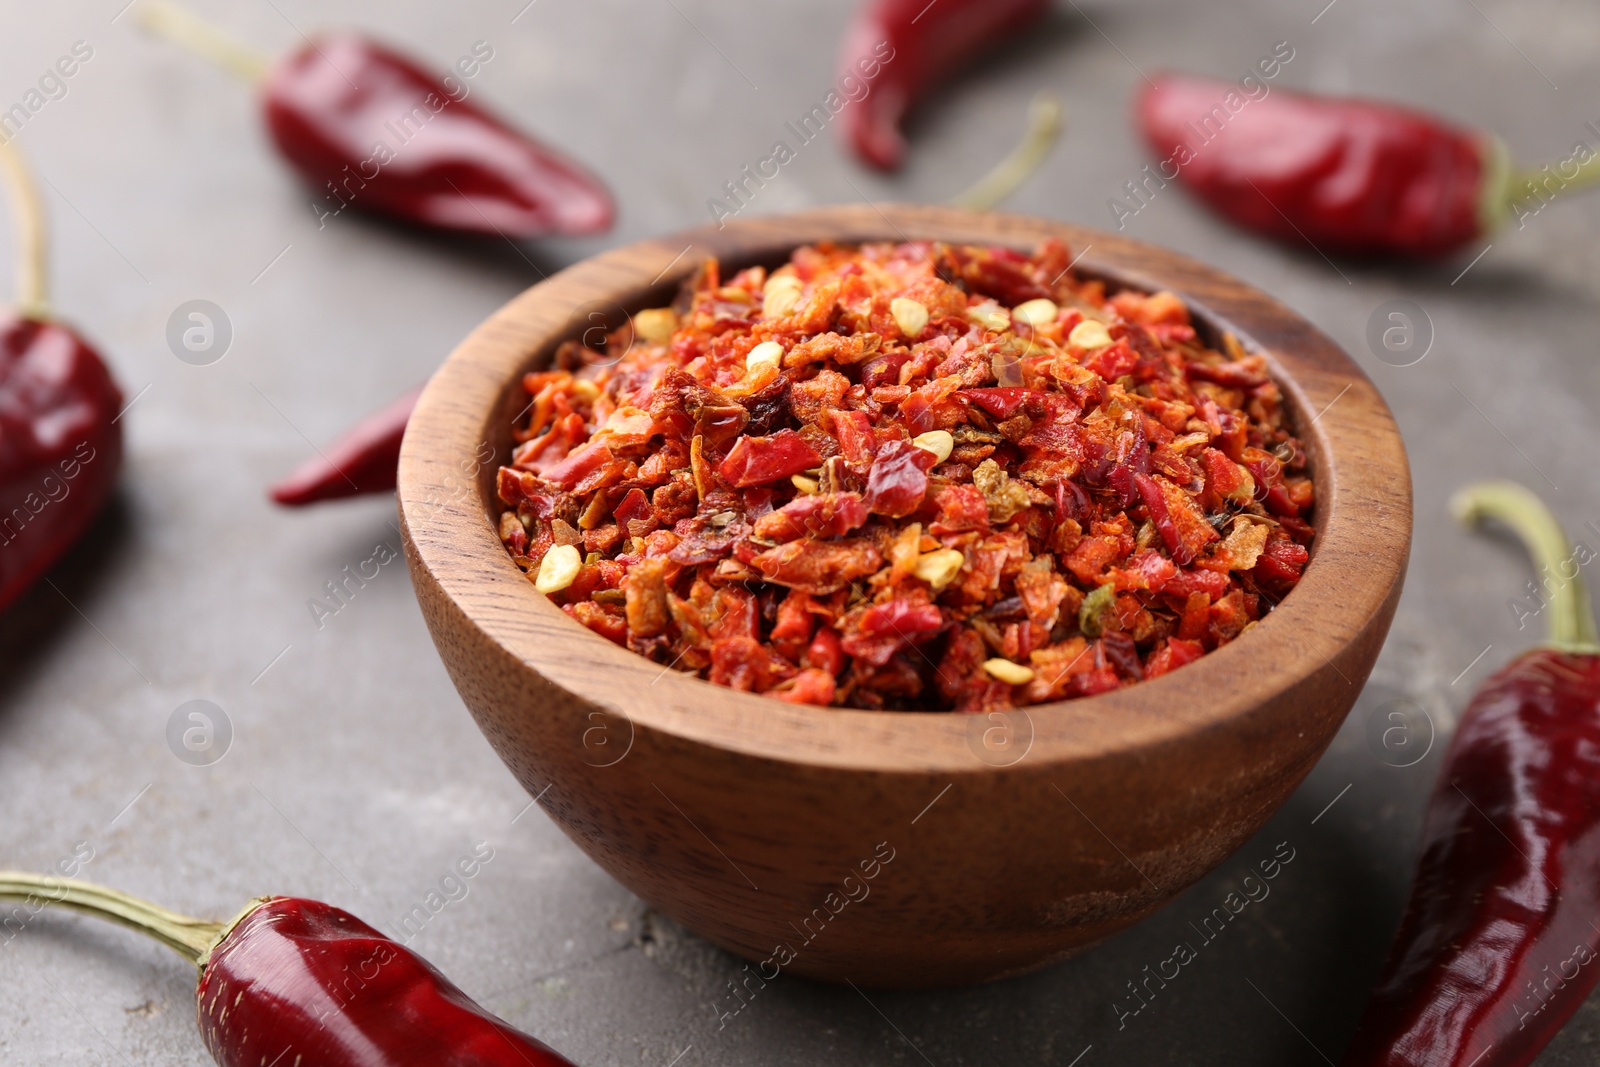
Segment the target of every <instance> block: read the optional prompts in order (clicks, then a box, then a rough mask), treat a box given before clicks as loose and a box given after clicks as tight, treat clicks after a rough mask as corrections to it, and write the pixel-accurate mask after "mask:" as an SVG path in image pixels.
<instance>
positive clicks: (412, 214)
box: [261, 31, 616, 238]
mask: <svg viewBox="0 0 1600 1067" xmlns="http://www.w3.org/2000/svg"><path fill="white" fill-rule="evenodd" d="M464 84H465V83H463V82H460V81H458V82H457V85H458V90H457V91H455V92H452V90H451V89H449V88H448V87H447V86H446V85H445V84H444V82H442V81H441V80H440V79H439V78H438V77H436V76H435V75H433V74H431V73H429V72H428V71H427V70H425V69H424V68H423V67H422V66H421V65H420V64H418V63H416V62H414V61H413V60H411V59H410V58H408V57H407V56H405V55H402V54H401V53H399V52H397V51H395V50H393V49H390V48H388V47H387V46H385V45H382V44H380V43H378V42H376V41H373V40H371V39H369V38H367V37H364V36H362V35H360V34H357V33H354V32H349V31H338V32H329V33H323V34H320V35H318V36H317V37H316V38H315V39H313V40H311V41H308V42H307V43H306V44H305V46H304V47H302V48H300V49H298V50H296V51H293V52H290V53H289V54H287V55H285V56H283V57H281V58H280V59H279V60H278V61H277V62H275V63H274V64H272V66H271V67H270V68H269V69H268V71H267V73H266V75H265V77H264V78H263V79H262V82H261V99H262V107H263V111H264V114H265V119H266V123H267V128H268V131H269V132H270V133H271V135H272V138H273V140H274V142H275V143H276V145H277V147H278V149H279V151H280V152H282V154H283V155H284V156H285V157H286V158H287V159H288V160H289V162H290V163H292V164H293V165H294V166H295V168H296V169H297V170H299V171H300V173H301V175H302V176H303V177H304V178H305V179H306V180H307V181H308V182H309V183H310V184H311V187H312V190H313V192H314V193H315V194H316V196H317V199H316V200H314V201H313V203H312V207H313V210H314V211H315V212H316V214H317V217H318V219H319V220H320V221H321V222H322V223H323V224H324V225H326V224H327V221H328V219H329V218H330V217H331V216H334V215H337V214H339V213H340V212H342V211H343V210H344V208H345V207H352V208H355V209H356V210H361V211H370V212H376V213H379V214H384V215H389V216H392V217H396V218H401V219H405V220H407V221H410V222H414V223H420V224H422V225H425V226H430V227H434V228H438V229H444V230H451V231H457V232H466V233H479V234H485V235H490V236H501V237H523V238H527V237H541V236H546V235H551V234H560V235H567V236H578V235H584V234H594V233H600V232H603V231H605V230H608V229H610V227H611V225H612V223H613V221H614V219H615V216H616V209H615V205H614V203H613V201H612V198H611V194H610V193H609V192H608V191H607V189H606V188H605V186H604V185H602V184H601V183H600V181H599V180H598V179H597V178H595V177H594V176H593V175H592V174H590V173H589V172H588V171H587V170H585V169H584V168H583V167H581V166H579V165H578V164H577V163H575V162H574V161H572V160H571V159H569V158H567V157H566V156H564V155H562V154H561V153H559V152H557V151H555V150H554V149H552V148H550V147H548V146H546V145H544V144H542V143H540V142H538V141H536V140H534V139H533V138H531V137H529V136H527V135H526V134H524V133H521V132H520V131H518V130H516V129H514V128H513V127H511V126H510V125H508V124H507V123H505V122H504V121H502V120H501V119H500V118H499V117H498V116H496V115H494V114H493V113H491V112H490V111H488V110H487V109H485V108H483V107H480V106H479V105H478V104H477V102H476V101H475V100H472V99H470V98H469V95H468V92H467V91H462V90H461V89H460V87H461V86H462V85H464Z"/></svg>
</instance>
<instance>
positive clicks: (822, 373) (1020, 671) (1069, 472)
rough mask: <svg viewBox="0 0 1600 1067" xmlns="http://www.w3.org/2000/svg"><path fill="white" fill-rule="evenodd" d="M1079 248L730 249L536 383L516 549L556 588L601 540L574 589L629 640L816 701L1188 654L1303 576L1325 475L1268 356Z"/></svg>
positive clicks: (522, 430) (1105, 680)
mask: <svg viewBox="0 0 1600 1067" xmlns="http://www.w3.org/2000/svg"><path fill="white" fill-rule="evenodd" d="M1071 262H1072V256H1071V255H1070V253H1069V252H1068V250H1067V249H1066V248H1065V247H1063V246H1062V245H1060V244H1059V243H1055V242H1047V243H1046V244H1044V245H1042V246H1041V247H1040V248H1039V249H1037V250H1036V251H1035V252H1034V253H1033V254H1032V255H1026V254H1023V253H1019V252H1015V251H1012V250H1009V249H996V248H986V247H981V246H951V245H941V244H934V243H927V242H918V243H908V244H899V245H892V244H878V245H864V246H846V245H834V244H818V245H814V246H808V247H804V248H800V249H797V250H796V251H795V252H794V254H793V256H792V257H791V262H790V265H789V266H787V267H784V268H782V269H781V270H778V271H775V272H772V274H770V275H769V274H768V273H767V272H765V271H763V270H760V269H751V270H745V271H741V272H739V273H736V274H733V275H732V276H731V277H729V278H728V279H727V280H726V281H725V282H724V281H723V280H722V271H721V270H720V268H719V266H718V265H717V264H716V263H714V262H708V263H707V264H706V265H705V266H704V267H703V269H702V270H700V271H699V272H698V273H697V275H696V276H695V278H694V279H693V280H692V281H691V282H690V283H689V284H688V285H687V286H686V288H685V290H684V292H683V293H682V295H681V296H680V297H679V299H678V300H677V301H676V302H675V304H674V306H673V309H672V310H671V312H670V313H668V312H666V311H665V309H652V310H649V311H646V312H642V313H641V314H640V316H638V317H636V318H637V320H638V321H636V323H634V324H629V325H624V326H623V327H622V328H621V329H620V330H619V331H618V333H617V334H616V335H614V336H613V337H612V338H608V339H605V342H604V343H602V344H599V345H597V346H596V347H595V348H594V349H593V350H590V349H587V348H585V347H584V346H583V344H581V343H579V342H570V343H568V344H567V345H566V346H564V347H563V348H562V349H561V350H560V352H559V353H558V358H557V360H556V363H555V366H554V367H553V368H552V369H549V370H544V371H538V372H535V373H532V374H529V375H527V376H526V377H525V379H524V381H523V388H524V389H525V391H526V392H527V394H528V396H529V398H530V400H531V403H530V405H529V407H528V409H527V415H526V421H525V422H524V423H522V424H520V425H518V426H517V427H515V428H514V436H515V439H516V440H517V441H518V442H520V443H519V444H518V446H517V448H516V450H515V452H514V453H513V456H512V461H511V463H510V465H508V466H507V467H504V468H502V469H501V470H500V472H499V477H498V481H497V488H498V492H499V496H500V500H501V502H502V504H503V505H504V507H505V511H504V514H503V516H502V517H501V519H500V532H501V539H502V540H503V541H504V542H505V544H506V547H507V549H508V551H509V552H510V554H511V556H512V558H513V560H514V561H515V562H516V564H517V565H518V566H519V567H521V568H523V569H524V570H525V571H527V572H528V574H529V577H530V578H534V577H537V575H538V574H539V571H540V568H541V564H542V561H543V559H544V557H545V555H546V554H547V553H548V552H550V551H551V549H552V548H554V547H556V546H558V545H559V546H573V548H571V549H566V548H564V549H562V551H564V552H570V551H572V550H574V549H575V550H576V551H578V552H579V553H580V557H581V558H582V559H583V563H582V566H581V567H580V568H579V569H578V572H577V574H576V576H575V577H574V578H573V580H572V582H571V583H570V584H569V585H567V586H565V587H564V588H562V589H560V590H557V591H554V592H552V593H551V594H550V596H551V598H552V599H553V600H555V601H556V602H557V603H558V604H560V605H561V606H562V607H563V608H564V609H565V610H566V611H567V612H568V614H570V615H572V617H573V618H575V619H576V620H577V621H579V622H581V623H583V624H584V625H585V626H588V627H589V628H591V629H593V630H595V631H596V632H597V633H599V634H601V635H602V636H604V637H606V638H608V639H610V640H612V641H615V642H617V643H618V644H620V645H622V646H623V647H626V648H630V649H632V650H634V651H635V652H639V653H641V654H643V655H647V656H650V657H651V658H653V659H655V660H657V661H658V662H661V663H662V664H673V665H675V666H676V667H677V668H678V669H680V670H687V671H691V672H694V673H697V674H699V675H701V676H702V677H706V678H709V679H710V680H711V681H713V682H716V683H718V684H721V685H727V686H731V687H733V688H738V689H744V690H747V691H750V692H754V693H764V694H767V695H769V696H772V697H775V698H777V699H781V700H786V701H790V702H793V703H802V704H813V705H822V706H828V705H848V706H853V707H860V708H875V709H889V710H894V709H907V710H916V709H940V708H944V709H951V710H957V711H967V712H978V711H991V710H997V709H1004V708H1009V707H1015V706H1018V705H1024V704H1035V703H1040V702H1044V701H1052V700H1065V699H1075V698H1079V697H1084V696H1090V695H1093V694H1095V693H1100V692H1105V691H1108V690H1111V689H1116V688H1119V687H1121V686H1123V685H1128V684H1133V683H1135V682H1137V681H1139V680H1141V679H1149V678H1156V677H1159V676H1161V675H1163V674H1166V673H1169V672H1171V671H1173V670H1176V669H1178V668H1181V667H1182V666H1184V665H1185V664H1187V663H1191V662H1193V661H1194V660H1196V659H1198V658H1199V657H1200V656H1202V655H1204V654H1205V653H1206V652H1208V651H1211V650H1213V649H1215V648H1216V647H1218V646H1219V645H1221V644H1225V643H1227V642H1229V641H1233V640H1236V639H1238V638H1239V636H1240V635H1241V634H1243V633H1244V632H1245V631H1246V630H1247V629H1248V628H1249V627H1250V626H1251V625H1252V624H1253V623H1254V622H1256V621H1257V620H1258V619H1260V617H1261V614H1262V612H1263V611H1265V610H1268V609H1269V608H1270V607H1271V606H1272V605H1273V604H1274V603H1276V602H1277V601H1278V600H1280V599H1281V598H1282V597H1283V596H1284V595H1285V594H1287V593H1288V592H1289V591H1290V590H1291V589H1292V588H1293V587H1294V585H1295V583H1296V582H1298V581H1299V578H1300V575H1301V574H1302V573H1303V571H1304V569H1305V566H1306V565H1307V562H1308V561H1309V557H1310V553H1309V547H1310V544H1311V541H1312V538H1313V528H1312V526H1311V523H1310V521H1309V519H1310V516H1311V510H1312V507H1313V504H1314V501H1315V487H1314V485H1313V484H1312V481H1311V478H1310V475H1309V467H1308V463H1307V459H1306V456H1305V452H1304V449H1303V448H1302V447H1301V445H1300V443H1299V441H1298V440H1297V439H1296V438H1295V437H1294V436H1293V434H1292V431H1291V429H1290V427H1289V426H1288V425H1287V422H1286V418H1285V415H1284V401H1283V395H1282V393H1281V391H1280V390H1279V389H1278V387H1277V386H1276V385H1275V384H1274V383H1273V382H1272V380H1271V378H1270V377H1269V375H1268V373H1267V366H1266V361H1265V359H1264V357H1263V356H1262V355H1260V354H1259V353H1252V352H1248V351H1246V350H1245V349H1244V348H1243V346H1241V345H1240V344H1239V343H1238V342H1237V341H1236V340H1235V339H1233V338H1231V337H1224V338H1222V339H1221V344H1220V345H1219V346H1218V349H1213V348H1210V347H1208V346H1207V344H1206V341H1205V339H1204V337H1203V332H1202V331H1197V330H1196V328H1195V326H1194V324H1193V323H1192V322H1191V320H1190V316H1189V310H1188V308H1187V306H1186V305H1185V304H1184V303H1183V301H1182V300H1181V299H1180V298H1179V297H1177V296H1176V295H1174V294H1172V293H1138V292H1133V291H1124V292H1118V293H1114V294H1110V295H1108V294H1107V293H1106V292H1105V286H1104V284H1103V283H1100V282H1096V281H1084V280H1080V279H1079V278H1077V277H1076V276H1075V275H1074V274H1073V273H1072V272H1071V271H1070V270H1069V269H1067V265H1068V264H1070V263H1071ZM895 309H898V311H896V310H895ZM918 309H920V310H918ZM1051 309H1054V311H1053V313H1052V312H1051ZM924 313H925V317H924ZM645 320H648V321H645ZM641 323H642V325H641ZM646 326H647V327H648V328H644V327H646ZM910 326H914V327H916V328H915V329H911V328H908V327H910ZM586 340H589V339H588V338H586ZM593 340H599V339H598V338H596V339H593ZM615 351H624V352H625V353H626V354H625V355H623V356H622V358H621V359H614V358H613V359H608V358H606V357H605V355H604V353H605V352H615ZM996 663H1001V664H1005V665H1008V666H1007V669H1006V670H1005V671H1004V672H1003V673H1005V674H1006V675H1008V678H1001V677H997V676H996V674H995V672H994V668H993V665H994V664H996ZM986 664H987V665H989V666H986Z"/></svg>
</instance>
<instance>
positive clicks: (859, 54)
mask: <svg viewBox="0 0 1600 1067" xmlns="http://www.w3.org/2000/svg"><path fill="white" fill-rule="evenodd" d="M1049 7H1050V2H1049V0H936V2H934V3H929V2H928V0H868V2H867V3H865V4H863V5H862V6H861V8H860V9H859V10H858V11H857V12H856V17H855V19H854V21H852V22H851V24H850V28H849V29H848V30H847V31H846V32H845V37H844V42H843V44H842V45H841V47H840V50H839V63H838V70H839V77H840V80H841V81H842V80H843V79H844V78H846V77H849V78H853V79H855V81H856V82H864V83H865V84H866V85H867V86H868V88H867V94H866V95H865V96H863V97H861V98H860V99H858V100H855V101H852V102H850V103H847V104H846V105H845V107H844V110H843V111H841V112H840V113H839V117H838V122H839V130H840V133H841V134H842V135H843V137H844V139H845V142H846V143H847V144H848V145H849V146H850V147H851V148H852V149H853V150H854V151H855V153H856V155H858V156H860V157H861V159H862V160H864V161H865V162H867V163H870V164H871V165H872V166H874V167H877V168H879V169H881V170H894V169H895V168H897V167H899V166H900V163H901V162H902V160H903V159H904V158H905V152H906V141H905V137H904V135H902V134H901V132H900V121H901V119H903V118H904V117H905V114H906V112H907V111H909V110H910V109H911V107H912V105H914V104H915V103H916V102H917V100H918V98H920V97H921V96H922V95H924V94H925V93H926V92H927V91H928V90H929V89H930V88H931V87H932V86H934V85H935V84H936V83H938V82H939V81H940V80H941V79H943V78H945V77H946V76H948V75H949V74H951V73H953V72H954V71H955V70H956V69H957V68H959V67H960V66H961V65H962V64H963V63H965V62H966V61H967V60H969V59H971V58H972V57H974V56H976V55H978V54H980V53H982V52H984V51H987V50H988V49H990V48H991V47H993V46H994V45H995V44H996V43H997V42H1000V41H1003V40H1004V39H1005V38H1007V37H1009V36H1011V35H1012V34H1013V33H1015V32H1016V31H1018V30H1020V29H1021V28H1022V27H1024V26H1026V25H1027V24H1028V23H1030V22H1032V21H1033V20H1035V19H1037V18H1038V17H1040V16H1041V15H1043V14H1044V12H1045V11H1046V10H1048V9H1049ZM869 72H872V73H869Z"/></svg>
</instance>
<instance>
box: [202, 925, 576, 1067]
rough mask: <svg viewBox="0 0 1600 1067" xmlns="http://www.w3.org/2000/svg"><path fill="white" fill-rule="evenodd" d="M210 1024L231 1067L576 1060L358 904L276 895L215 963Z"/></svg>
mask: <svg viewBox="0 0 1600 1067" xmlns="http://www.w3.org/2000/svg"><path fill="white" fill-rule="evenodd" d="M198 1013H199V1021H200V1033H201V1036H202V1037H203V1038H204V1039H205V1043H206V1048H207V1049H209V1050H210V1052H211V1055H212V1057H213V1058H214V1059H215V1060H216V1061H217V1063H218V1064H220V1065H221V1067H261V1064H263V1063H266V1064H272V1063H277V1064H282V1065H283V1067H290V1065H293V1064H296V1063H298V1064H300V1065H301V1067H410V1065H416V1067H500V1065H505V1067H512V1065H515V1067H573V1065H572V1063H571V1061H569V1060H567V1059H565V1058H563V1057H562V1056H560V1055H559V1054H557V1053H556V1052H555V1051H553V1050H552V1049H550V1048H549V1047H548V1046H546V1045H544V1044H543V1043H541V1042H539V1041H535V1040H534V1039H533V1038H531V1037H529V1036H528V1035H526V1034H524V1033H522V1032H520V1031H518V1030H515V1029H513V1028H512V1027H510V1026H508V1025H507V1024H506V1023H505V1022H503V1021H502V1020H500V1019H497V1018H495V1017H494V1016H493V1015H490V1014H489V1013H488V1012H486V1011H484V1010H483V1009H482V1008H481V1007H479V1006H478V1005H477V1004H475V1003H473V1002H472V1000H471V999H470V998H468V997H467V995H466V994H465V993H463V992H461V990H459V989H457V988H456V987H455V986H454V985H452V984H451V983H450V981H449V980H448V979H447V978H445V977H444V976H443V975H442V974H440V973H439V972H438V971H436V970H434V968H433V967H432V966H431V965H429V964H428V963H427V961H425V960H423V959H422V958H421V957H419V956H417V955H415V954H414V953H412V952H410V951H409V950H408V949H406V948H405V947H404V946H402V945H400V944H399V943H398V942H395V941H392V940H390V939H389V938H387V937H384V936H383V935H382V934H380V933H379V932H378V931H376V930H374V929H373V928H372V927H370V926H368V925H367V924H366V923H364V922H362V921H361V920H360V919H357V918H356V917H355V916H353V915H351V914H349V913H348V912H345V911H341V910H340V909H338V908H335V907H333V906H331V905H328V904H322V903H319V902H317V901H314V900H300V899H296V898H292V897H273V898H270V899H268V900H266V901H265V902H263V903H262V904H261V905H260V906H259V907H257V908H256V909H255V910H253V911H251V912H249V913H248V914H247V915H246V916H245V917H244V918H243V919H242V920H240V921H239V923H238V924H237V925H235V926H234V927H233V929H232V930H230V931H228V932H227V933H226V934H225V935H224V936H223V938H222V940H221V941H220V942H219V943H218V944H217V946H216V947H215V948H214V949H213V950H212V951H211V955H210V958H209V960H207V961H205V962H204V964H203V970H202V971H201V976H200V986H199V993H198Z"/></svg>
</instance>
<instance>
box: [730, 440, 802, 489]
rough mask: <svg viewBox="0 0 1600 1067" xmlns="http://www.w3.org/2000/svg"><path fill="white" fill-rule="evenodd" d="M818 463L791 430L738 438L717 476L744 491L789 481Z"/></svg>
mask: <svg viewBox="0 0 1600 1067" xmlns="http://www.w3.org/2000/svg"><path fill="white" fill-rule="evenodd" d="M821 462H822V457H821V456H820V455H818V454H817V450H816V449H814V448H812V447H811V445H810V444H808V443H807V442H806V439H805V438H804V437H801V436H800V435H799V434H797V433H795V432H794V431H793V430H779V431H778V432H777V433H775V434H773V435H772V436H771V437H749V436H746V437H741V438H739V439H738V440H737V441H735V442H734V443H733V448H732V449H731V450H729V452H728V458H727V459H725V460H723V461H722V464H721V465H720V466H719V467H718V468H717V473H718V474H720V475H722V477H723V478H725V479H727V481H728V484H729V485H733V486H737V487H738V488H740V489H744V488H747V487H749V486H752V485H765V484H766V483H768V482H775V481H777V480H778V479H780V478H788V477H790V476H791V475H795V474H799V473H800V472H801V471H804V470H810V469H811V468H812V467H815V466H817V465H818V464H820V463H821Z"/></svg>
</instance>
